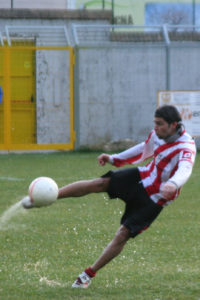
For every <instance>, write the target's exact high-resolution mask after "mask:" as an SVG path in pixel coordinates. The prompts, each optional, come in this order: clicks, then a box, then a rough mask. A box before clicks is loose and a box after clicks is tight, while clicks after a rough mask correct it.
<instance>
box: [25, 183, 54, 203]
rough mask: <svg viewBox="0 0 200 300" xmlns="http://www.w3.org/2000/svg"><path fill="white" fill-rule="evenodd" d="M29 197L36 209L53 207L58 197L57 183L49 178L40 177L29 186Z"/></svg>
mask: <svg viewBox="0 0 200 300" xmlns="http://www.w3.org/2000/svg"><path fill="white" fill-rule="evenodd" d="M29 196H30V199H31V202H32V203H33V204H34V206H35V207H41V206H47V205H51V204H52V203H53V202H55V201H56V199H57V197H58V186H57V183H56V182H55V181H54V180H53V179H51V178H49V177H38V178H36V179H34V180H33V181H32V182H31V184H30V186H29Z"/></svg>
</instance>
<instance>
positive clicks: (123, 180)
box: [102, 168, 162, 237]
mask: <svg viewBox="0 0 200 300" xmlns="http://www.w3.org/2000/svg"><path fill="white" fill-rule="evenodd" d="M102 177H110V184H109V187H108V190H107V193H108V195H109V197H110V198H111V199H113V198H120V199H122V200H123V201H124V202H125V204H126V207H125V211H124V214H123V216H122V218H121V224H122V225H124V226H125V227H126V228H128V229H129V230H130V232H131V237H135V236H136V235H138V234H139V233H141V232H142V231H143V230H145V229H147V228H148V227H149V226H150V225H151V223H152V222H153V221H154V220H155V218H156V217H157V216H158V215H159V213H160V212H161V210H162V206H160V205H158V204H156V203H154V202H153V201H152V200H151V199H150V198H149V196H148V194H147V192H146V191H145V189H144V187H143V184H142V183H141V178H140V174H139V171H138V169H137V168H130V169H122V170H117V171H109V172H108V173H106V174H105V175H103V176H102Z"/></svg>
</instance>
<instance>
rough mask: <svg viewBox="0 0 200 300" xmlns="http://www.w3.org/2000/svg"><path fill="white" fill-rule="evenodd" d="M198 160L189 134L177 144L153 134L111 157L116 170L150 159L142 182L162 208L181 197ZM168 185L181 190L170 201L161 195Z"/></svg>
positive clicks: (143, 168) (140, 169)
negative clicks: (182, 188) (163, 187)
mask: <svg viewBox="0 0 200 300" xmlns="http://www.w3.org/2000/svg"><path fill="white" fill-rule="evenodd" d="M195 156H196V146H195V142H194V140H193V139H192V138H191V136H190V135H189V134H187V133H186V132H185V131H183V133H182V134H181V136H180V137H179V138H178V139H177V140H176V141H175V142H173V143H166V142H165V141H164V140H163V139H159V138H158V137H157V135H156V133H155V131H154V130H153V131H152V132H151V133H150V135H149V137H148V138H147V140H146V141H145V142H143V143H140V144H138V145H136V146H134V147H132V148H130V149H128V150H126V151H123V152H121V153H119V154H113V155H111V156H110V162H111V163H112V164H113V165H115V166H116V167H120V166H123V165H125V164H138V163H141V162H143V161H145V160H147V159H150V158H151V160H150V162H148V163H147V164H146V165H145V166H139V167H138V170H139V172H140V177H141V182H142V184H143V186H144V188H145V190H146V192H147V193H148V195H149V197H150V198H151V199H152V200H153V201H154V202H155V203H157V204H159V205H162V206H164V205H167V204H169V203H170V202H171V201H173V200H174V199H175V198H176V197H177V196H178V194H179V192H180V189H181V187H182V186H183V185H184V184H185V182H186V181H187V180H188V178H189V177H190V175H191V173H192V167H193V164H194V160H195ZM167 181H169V182H170V181H171V182H173V183H174V184H175V185H176V186H177V189H178V190H177V192H176V193H175V194H174V195H173V197H172V198H171V199H170V200H168V201H166V199H163V197H162V194H161V192H160V189H161V185H162V184H163V183H166V182H167Z"/></svg>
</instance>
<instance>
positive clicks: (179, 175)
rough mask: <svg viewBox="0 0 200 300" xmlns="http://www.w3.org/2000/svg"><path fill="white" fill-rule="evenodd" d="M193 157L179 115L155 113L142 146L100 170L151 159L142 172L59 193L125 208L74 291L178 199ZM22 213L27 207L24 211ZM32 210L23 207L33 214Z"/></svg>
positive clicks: (165, 110) (112, 174) (106, 159)
mask: <svg viewBox="0 0 200 300" xmlns="http://www.w3.org/2000/svg"><path fill="white" fill-rule="evenodd" d="M195 155H196V147H195V143H194V141H193V139H192V138H191V136H190V135H189V134H187V133H186V132H185V130H184V127H183V124H182V120H181V116H180V114H179V112H178V110H177V109H176V108H175V107H174V106H171V105H165V106H161V107H159V108H158V109H157V110H156V111H155V115H154V130H152V131H151V133H150V134H149V136H148V138H147V140H146V141H145V142H143V143H140V144H138V145H136V146H134V147H132V148H130V149H128V150H126V151H123V152H121V153H119V154H114V155H108V154H101V155H100V156H99V157H98V162H99V164H100V165H101V166H104V165H105V164H107V163H110V164H111V165H113V166H116V167H121V166H123V165H125V164H138V163H140V162H143V161H145V160H147V159H150V158H151V160H150V162H148V163H147V164H146V165H145V166H139V167H134V168H127V169H124V168H123V169H121V170H115V171H113V170H112V171H109V172H107V173H106V174H104V175H103V176H102V177H100V178H97V179H93V180H82V181H78V182H74V183H71V184H69V185H66V186H64V187H62V188H60V189H59V194H58V199H60V198H69V197H81V196H84V195H87V194H90V193H100V192H107V193H108V195H109V197H110V198H111V199H113V198H120V199H121V200H123V201H124V202H125V211H124V214H123V216H122V218H121V226H120V227H119V229H118V230H117V232H116V235H115V236H114V238H113V240H112V241H111V242H110V243H109V244H108V245H107V247H106V248H105V249H104V251H103V253H102V254H101V256H100V257H99V258H98V259H97V260H96V262H94V263H93V264H92V265H91V266H89V267H88V268H86V269H85V270H84V271H83V272H82V273H81V274H80V275H79V276H78V278H77V279H76V280H75V282H74V283H73V285H72V287H73V288H87V287H88V286H89V285H90V283H91V279H92V278H93V277H95V275H96V273H97V272H98V271H99V270H100V269H101V268H102V267H104V266H105V265H106V264H108V263H109V262H110V261H111V260H112V259H113V258H115V257H116V256H117V255H119V254H120V252H121V251H122V249H123V247H124V246H125V244H126V243H127V241H128V240H129V239H130V238H134V237H136V236H137V235H138V234H139V233H141V232H143V231H144V230H146V229H147V228H148V227H149V226H150V225H151V223H152V222H153V221H154V220H155V219H156V217H157V216H158V215H159V214H160V212H161V211H162V209H163V207H164V206H167V205H168V204H170V203H171V202H172V201H173V200H174V199H175V198H177V197H178V195H179V193H180V189H181V187H182V186H183V185H184V184H185V183H186V181H187V180H188V179H189V177H190V175H191V173H192V167H193V164H194V160H195ZM25 207H26V206H25ZM32 207H34V204H33V203H32V204H29V205H27V207H26V208H32Z"/></svg>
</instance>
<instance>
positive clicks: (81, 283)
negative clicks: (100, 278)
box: [72, 225, 130, 288]
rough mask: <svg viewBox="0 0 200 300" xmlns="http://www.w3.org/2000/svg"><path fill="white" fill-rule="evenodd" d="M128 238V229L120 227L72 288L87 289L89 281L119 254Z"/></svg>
mask: <svg viewBox="0 0 200 300" xmlns="http://www.w3.org/2000/svg"><path fill="white" fill-rule="evenodd" d="M129 238H130V231H129V229H127V228H126V227H125V226H123V225H122V226H121V227H120V228H119V229H118V231H117V233H116V235H115V237H114V239H113V240H112V241H111V242H110V243H109V244H108V246H107V247H106V248H105V249H104V251H103V253H102V255H101V256H100V257H99V258H98V259H97V261H96V262H95V263H94V264H93V265H92V266H91V267H89V268H87V269H85V271H84V272H82V273H81V274H80V275H79V276H78V278H77V279H76V280H75V282H74V283H73V284H72V287H73V288H87V287H88V286H89V285H90V284H91V279H92V278H93V277H95V276H96V272H97V271H98V270H100V269H101V268H103V267H104V266H105V265H106V264H108V263H109V262H110V261H111V260H112V259H113V258H115V257H116V256H117V255H119V254H120V252H121V251H122V249H123V248H124V246H125V244H126V243H127V241H128V240H129Z"/></svg>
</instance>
